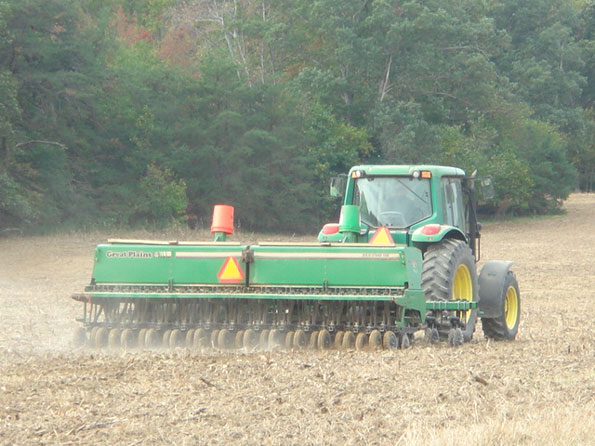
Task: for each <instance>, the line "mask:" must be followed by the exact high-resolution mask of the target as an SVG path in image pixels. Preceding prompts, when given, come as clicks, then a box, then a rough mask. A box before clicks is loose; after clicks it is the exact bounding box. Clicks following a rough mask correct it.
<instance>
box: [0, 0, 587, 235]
mask: <svg viewBox="0 0 595 446" xmlns="http://www.w3.org/2000/svg"><path fill="white" fill-rule="evenodd" d="M594 29H595V6H593V4H592V2H573V1H570V0H563V1H554V0H527V1H524V2H518V1H513V0H497V1H494V2H484V1H479V0H446V1H444V0H440V1H439V0H429V1H425V2H418V1H395V0H340V1H339V0H308V1H305V0H292V1H287V2H267V1H260V0H259V1H255V0H237V1H231V0H191V1H180V0H148V1H138V0H134V1H126V2H124V1H122V0H107V1H99V0H77V1H75V0H52V1H51V2H44V1H41V0H19V1H17V0H0V228H2V227H7V226H12V225H15V226H22V227H27V226H30V227H34V226H41V227H54V226H58V225H62V224H71V225H94V224H106V223H107V224H115V225H134V224H145V223H146V224H151V225H162V224H166V223H167V222H169V221H171V219H172V218H181V217H183V216H182V214H183V212H184V210H185V208H186V207H187V212H189V213H192V214H194V215H197V216H198V218H199V219H200V220H201V221H202V222H203V223H204V224H208V222H209V219H210V215H211V209H212V205H213V204H215V203H222V202H225V203H229V204H232V205H234V206H236V208H237V210H236V216H237V219H238V222H239V224H240V225H241V226H242V227H244V228H249V229H255V230H256V229H261V230H263V229H264V230H286V231H300V232H306V231H313V230H315V229H316V227H318V226H319V225H320V224H321V223H322V222H323V221H324V220H325V219H327V218H330V216H331V215H334V214H335V213H336V205H337V203H335V202H332V201H331V200H330V199H329V198H327V196H326V191H327V182H328V179H329V177H330V176H332V175H334V174H337V173H340V172H345V171H346V170H347V169H348V168H349V166H350V165H353V164H356V163H360V162H373V163H418V162H419V163H421V162H423V163H443V164H454V165H459V166H461V167H463V168H465V169H466V170H467V171H473V170H475V169H477V170H479V172H480V174H490V175H492V176H493V177H494V179H495V186H496V199H495V201H494V202H492V203H491V204H490V205H489V210H491V211H493V212H500V213H517V214H520V213H541V212H550V211H552V210H555V209H556V208H557V207H559V206H560V204H561V202H562V200H564V199H565V198H566V197H567V196H568V194H569V192H570V191H571V190H572V189H573V188H574V187H576V186H577V185H578V186H580V187H581V189H583V190H592V188H593V183H594V180H595V155H594V153H595V151H594V150H595V149H594V147H595V146H594V144H593V141H594V135H595V118H594V116H595V112H594V107H595V105H594V104H595V100H594V98H595V94H594V91H595V88H594V87H593V74H594V73H595V68H594V67H595V49H594V48H595V44H594V42H595V40H594V35H593V33H594V32H595V31H593V30H594Z"/></svg>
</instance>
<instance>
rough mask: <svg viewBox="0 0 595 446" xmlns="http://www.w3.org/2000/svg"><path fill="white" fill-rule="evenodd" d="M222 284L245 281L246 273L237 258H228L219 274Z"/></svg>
mask: <svg viewBox="0 0 595 446" xmlns="http://www.w3.org/2000/svg"><path fill="white" fill-rule="evenodd" d="M217 277H218V278H219V282H221V283H241V282H242V281H243V280H244V271H243V270H242V267H241V266H240V263H239V262H238V261H237V259H236V258H235V257H228V258H227V259H225V261H224V262H223V265H221V269H220V270H219V273H217Z"/></svg>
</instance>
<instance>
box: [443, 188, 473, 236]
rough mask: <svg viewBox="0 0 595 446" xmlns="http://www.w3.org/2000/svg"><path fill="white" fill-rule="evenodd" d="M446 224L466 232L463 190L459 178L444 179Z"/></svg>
mask: <svg viewBox="0 0 595 446" xmlns="http://www.w3.org/2000/svg"><path fill="white" fill-rule="evenodd" d="M442 199H443V202H444V222H445V223H446V224H447V225H451V226H456V227H457V228H460V229H462V230H463V231H466V227H467V225H466V220H465V206H464V197H463V189H462V187H461V180H460V179H459V178H442Z"/></svg>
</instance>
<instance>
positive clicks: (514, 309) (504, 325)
mask: <svg viewBox="0 0 595 446" xmlns="http://www.w3.org/2000/svg"><path fill="white" fill-rule="evenodd" d="M499 306H500V311H499V315H498V316H497V317H494V318H485V317H482V318H481V327H482V328H483V334H484V335H485V336H486V337H488V338H491V339H496V340H506V341H512V340H513V339H514V338H515V337H516V335H517V333H518V331H519V322H520V319H521V294H520V292H519V284H518V282H517V279H516V276H515V275H514V273H513V272H512V271H508V273H507V274H506V279H505V280H504V286H503V287H502V293H501V295H500V301H499Z"/></svg>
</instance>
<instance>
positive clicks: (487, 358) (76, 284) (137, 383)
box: [0, 194, 595, 446]
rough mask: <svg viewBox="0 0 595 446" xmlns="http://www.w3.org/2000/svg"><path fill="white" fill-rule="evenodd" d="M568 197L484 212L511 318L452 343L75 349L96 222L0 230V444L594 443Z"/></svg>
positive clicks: (594, 214)
mask: <svg viewBox="0 0 595 446" xmlns="http://www.w3.org/2000/svg"><path fill="white" fill-rule="evenodd" d="M565 209H566V211H567V213H566V215H561V216H556V217H548V218H535V219H521V220H515V221H512V222H495V223H490V224H487V225H485V227H484V231H483V238H482V256H483V258H484V259H503V260H514V261H515V262H516V265H515V267H514V270H515V272H516V274H517V277H518V279H519V283H520V289H521V296H522V316H521V317H522V322H521V329H520V332H519V335H518V337H517V340H516V341H515V342H511V343H506V342H501V343H496V342H488V341H486V340H485V339H483V336H482V332H481V324H479V325H478V331H477V332H476V334H475V337H474V339H473V341H472V342H470V343H468V344H465V345H464V346H463V347H461V348H458V349H452V348H449V347H447V346H446V345H438V346H426V345H425V344H423V343H422V342H417V343H414V345H413V346H412V348H411V349H409V350H405V351H397V352H386V351H385V352H380V353H365V352H355V351H348V352H338V351H330V352H324V353H320V352H312V351H307V352H297V353H284V352H264V353H255V354H246V353H222V352H216V351H211V352H206V353H203V354H197V353H190V352H188V351H185V350H182V349H180V350H178V351H174V352H146V351H144V352H142V351H139V352H121V351H120V352H116V351H114V352H97V351H91V350H73V349H72V348H71V347H70V345H69V342H70V338H71V333H72V331H73V330H74V327H75V326H76V322H75V321H74V319H75V317H76V316H78V315H79V313H80V311H81V308H80V307H79V305H80V304H79V303H77V302H74V301H72V300H71V299H70V298H69V295H70V294H71V293H72V292H77V291H80V290H82V288H83V287H84V286H85V285H86V284H87V282H88V281H89V278H90V273H91V268H92V252H93V248H94V246H95V244H97V243H98V242H101V241H104V240H106V239H107V238H108V235H107V234H97V233H95V234H91V235H64V236H52V237H22V238H8V239H0V444H3V445H4V444H5V445H28V444H36V445H37V444H60V445H65V444H86V445H87V444H110V445H136V444H139V445H140V444H142V445H152V444H159V445H161V444H175V445H186V444H187V445H218V444H226V445H229V444H237V445H259V444H262V445H284V446H289V445H300V446H305V445H318V444H340V445H380V444H392V445H396V444H402V445H410V444H420V445H421V444H423V445H460V444H473V445H517V444H522V445H560V444H577V445H595V434H594V432H595V324H593V321H592V320H590V314H591V311H592V308H593V306H594V304H595V194H575V195H572V196H571V198H570V199H569V200H568V201H567V203H566V205H565ZM110 235H121V234H110ZM125 236H126V237H133V236H134V237H142V238H147V237H151V238H156V237H164V238H167V239H176V238H185V239H196V237H197V236H196V233H194V234H192V235H191V234H190V233H169V234H160V235H155V234H152V235H147V234H125ZM201 237H203V238H208V237H209V236H208V234H206V233H202V234H201ZM254 237H255V236H254V235H250V234H248V235H247V234H244V235H243V236H241V237H240V238H245V239H249V240H255V238H254ZM237 238H238V237H236V239H237ZM256 238H259V237H256Z"/></svg>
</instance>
